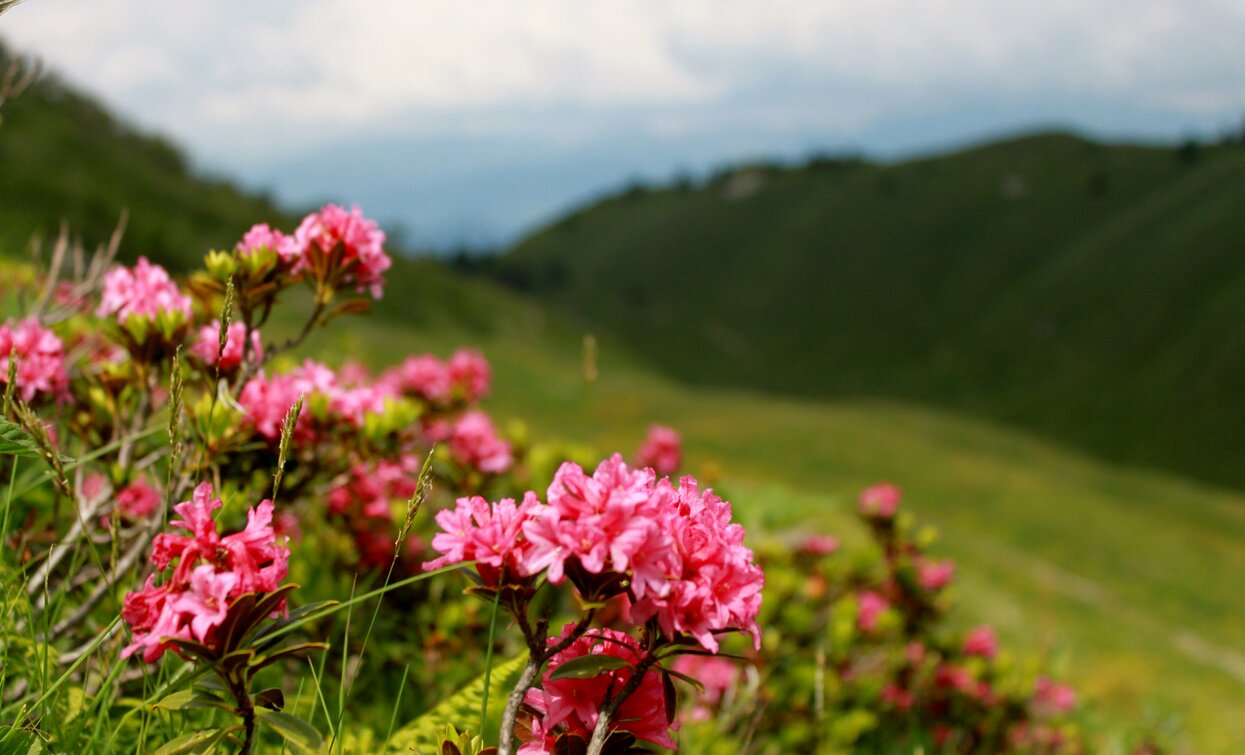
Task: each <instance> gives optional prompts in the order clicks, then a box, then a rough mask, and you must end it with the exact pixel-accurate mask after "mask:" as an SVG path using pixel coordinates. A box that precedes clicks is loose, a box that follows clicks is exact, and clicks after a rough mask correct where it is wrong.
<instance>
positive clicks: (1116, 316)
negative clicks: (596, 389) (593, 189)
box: [495, 134, 1245, 485]
mask: <svg viewBox="0 0 1245 755" xmlns="http://www.w3.org/2000/svg"><path fill="white" fill-rule="evenodd" d="M495 264H496V269H495V272H496V273H497V274H498V275H500V276H501V277H503V278H504V279H506V280H508V281H510V282H512V283H515V284H516V285H518V286H519V287H521V288H525V289H528V290H530V291H533V292H535V293H536V294H538V295H539V296H541V297H542V298H544V299H546V300H549V301H554V302H557V303H558V304H560V305H561V306H562V307H564V308H565V309H566V310H568V311H571V312H574V313H577V314H579V315H582V317H583V318H584V319H585V320H586V321H588V322H590V323H592V324H593V325H594V326H597V327H601V328H604V329H608V330H611V331H614V332H616V333H618V334H619V335H621V336H622V337H624V338H625V339H626V340H627V342H628V343H630V344H631V345H632V346H633V347H634V348H635V349H636V350H637V351H638V352H639V353H641V354H643V355H645V356H646V357H648V358H650V359H651V360H652V361H653V362H654V363H655V364H656V365H659V366H660V367H661V368H663V369H665V370H668V371H670V372H672V373H673V374H675V375H677V376H679V377H680V378H682V379H685V380H687V381H691V382H693V383H706V384H715V385H726V386H741V387H754V388H759V389H763V390H772V391H782V392H786V393H789V394H793V395H803V396H809V397H818V396H820V397H847V396H850V397H891V398H898V399H903V400H915V401H920V402H927V403H932V404H935V405H940V406H943V407H947V408H952V409H957V410H969V411H972V412H974V413H976V414H977V415H979V416H983V417H987V418H991V419H994V420H1001V421H1004V422H1007V423H1014V424H1018V425H1020V426H1023V427H1027V428H1030V429H1034V430H1037V431H1040V432H1041V433H1043V434H1046V435H1048V436H1052V437H1054V438H1057V439H1059V440H1062V441H1065V442H1071V443H1074V444H1076V445H1078V446H1080V447H1082V448H1086V449H1090V450H1092V451H1093V452H1095V453H1097V454H1099V455H1101V456H1104V457H1106V458H1110V459H1115V460H1123V461H1128V462H1132V463H1143V464H1154V465H1160V466H1165V467H1168V468H1172V469H1176V470H1180V471H1183V472H1186V473H1191V474H1195V475H1198V476H1201V477H1203V478H1205V479H1209V480H1215V481H1220V482H1226V483H1230V484H1234V485H1241V484H1245V465H1242V464H1241V463H1240V457H1239V449H1240V448H1242V447H1245V340H1243V339H1242V338H1241V324H1242V323H1243V322H1245V149H1241V148H1239V147H1210V146H1204V147H1200V148H1196V149H1195V148H1185V149H1182V150H1177V149H1167V148H1148V147H1126V146H1119V147H1113V146H1106V145H1102V144H1096V143H1093V142H1090V141H1087V140H1084V139H1081V138H1077V137H1074V136H1069V135H1065V134H1046V135H1037V136H1031V137H1026V138H1019V139H1014V140H1010V141H1005V142H1001V143H997V144H992V145H989V146H985V147H981V148H977V149H972V150H968V151H965V152H960V153H956V154H952V155H947V156H944V157H937V158H932V159H924V160H918V161H914V162H907V163H902V164H897V165H879V164H872V163H868V162H861V161H850V160H848V161H837V162H836V161H822V162H817V163H812V164H810V165H808V166H806V167H804V168H799V169H778V168H766V167H763V166H762V167H755V168H745V169H739V170H736V171H734V172H732V173H727V174H723V175H722V176H720V177H719V178H718V179H716V180H715V181H713V182H711V183H709V184H708V185H706V186H704V187H702V188H696V189H691V188H687V187H682V188H668V189H661V190H651V191H645V190H633V191H630V192H628V193H626V194H623V195H620V196H616V197H613V198H610V199H606V200H604V201H602V202H599V203H597V204H595V205H593V206H591V207H588V208H585V209H584V210H582V211H580V212H577V213H574V214H572V215H570V216H569V217H567V218H565V219H564V220H562V221H561V222H559V223H557V224H555V225H553V226H551V227H549V228H546V229H545V230H543V231H541V232H539V233H536V234H535V235H533V236H532V237H530V238H528V239H527V240H525V241H524V242H522V243H520V244H519V245H518V246H517V247H516V248H515V249H513V250H512V251H511V252H509V253H508V254H507V255H506V256H505V257H504V258H502V259H501V260H499V261H498V262H497V263H495Z"/></svg>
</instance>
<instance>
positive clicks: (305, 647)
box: [248, 642, 329, 676]
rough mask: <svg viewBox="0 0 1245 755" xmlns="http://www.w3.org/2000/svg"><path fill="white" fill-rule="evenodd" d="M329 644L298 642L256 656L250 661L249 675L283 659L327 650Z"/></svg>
mask: <svg viewBox="0 0 1245 755" xmlns="http://www.w3.org/2000/svg"><path fill="white" fill-rule="evenodd" d="M328 647H329V644H328V643H327V642H300V643H298V644H297V645H290V646H288V647H283V648H281V649H280V650H276V651H274V652H272V653H268V654H266V655H257V656H255V657H254V658H252V659H251V661H250V666H251V668H250V671H249V672H248V673H250V674H251V675H252V676H253V675H254V674H255V673H256V672H258V671H259V670H260V669H262V668H266V667H268V666H270V665H272V664H274V663H276V662H277V661H280V660H283V659H285V658H295V657H298V656H305V655H307V654H308V653H310V652H311V651H313V650H327V649H328Z"/></svg>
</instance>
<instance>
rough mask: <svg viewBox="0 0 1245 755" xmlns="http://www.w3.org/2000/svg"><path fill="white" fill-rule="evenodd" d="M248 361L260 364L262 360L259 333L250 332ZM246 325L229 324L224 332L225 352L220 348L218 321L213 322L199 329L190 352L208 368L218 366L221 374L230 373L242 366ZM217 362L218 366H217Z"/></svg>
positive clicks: (262, 348)
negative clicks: (197, 336)
mask: <svg viewBox="0 0 1245 755" xmlns="http://www.w3.org/2000/svg"><path fill="white" fill-rule="evenodd" d="M250 341H251V346H250V352H251V353H250V359H251V361H252V362H260V361H262V360H263V358H264V347H263V344H261V343H260V339H259V331H258V330H252V331H251V335H250ZM246 342H247V333H246V325H244V324H243V323H240V322H234V323H230V324H229V328H228V329H227V331H226V339H225V350H224V351H221V348H220V321H219V320H213V321H212V322H211V323H210V324H208V325H204V326H203V327H202V328H200V329H199V340H197V341H195V343H194V345H193V346H191V347H190V350H191V351H192V352H193V353H194V354H195V356H197V357H199V359H201V360H203V363H204V364H206V365H208V366H219V367H220V370H221V372H230V371H232V370H235V369H237V368H238V367H239V366H240V365H241V364H242V356H243V353H244V352H245V351H246ZM218 360H219V365H218V364H217V362H218Z"/></svg>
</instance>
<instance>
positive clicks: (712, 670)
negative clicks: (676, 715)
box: [673, 655, 739, 721]
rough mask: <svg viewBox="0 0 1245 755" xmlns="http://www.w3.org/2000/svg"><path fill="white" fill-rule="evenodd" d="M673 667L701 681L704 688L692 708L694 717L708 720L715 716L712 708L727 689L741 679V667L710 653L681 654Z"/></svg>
mask: <svg viewBox="0 0 1245 755" xmlns="http://www.w3.org/2000/svg"><path fill="white" fill-rule="evenodd" d="M673 668H674V670H675V671H677V672H679V673H680V674H683V675H684V676H687V677H690V678H692V679H695V680H696V681H698V682H700V684H701V686H702V687H703V689H702V690H701V691H700V694H699V696H698V697H697V700H696V707H695V708H694V709H693V710H692V719H693V720H697V721H707V720H709V719H710V718H712V717H713V711H712V708H713V707H714V706H716V705H717V704H718V703H720V702H721V701H722V697H723V696H724V695H726V692H727V690H729V689H730V688H731V687H733V686H735V683H736V681H737V680H738V679H739V667H738V666H736V665H735V664H734V663H733V662H731V661H729V660H727V659H725V658H719V657H716V656H710V655H680V656H678V657H677V658H675V659H674V664H673Z"/></svg>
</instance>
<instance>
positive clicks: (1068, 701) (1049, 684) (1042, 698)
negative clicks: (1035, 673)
mask: <svg viewBox="0 0 1245 755" xmlns="http://www.w3.org/2000/svg"><path fill="white" fill-rule="evenodd" d="M1033 700H1034V702H1035V703H1036V704H1037V705H1038V707H1039V708H1041V709H1042V711H1043V712H1045V713H1047V714H1067V713H1071V712H1072V710H1073V709H1074V708H1076V691H1075V690H1073V689H1072V688H1071V687H1069V686H1068V685H1066V684H1059V683H1057V682H1053V681H1051V680H1050V679H1049V678H1047V677H1045V676H1039V677H1038V680H1037V686H1036V688H1035V691H1034V693H1033Z"/></svg>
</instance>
